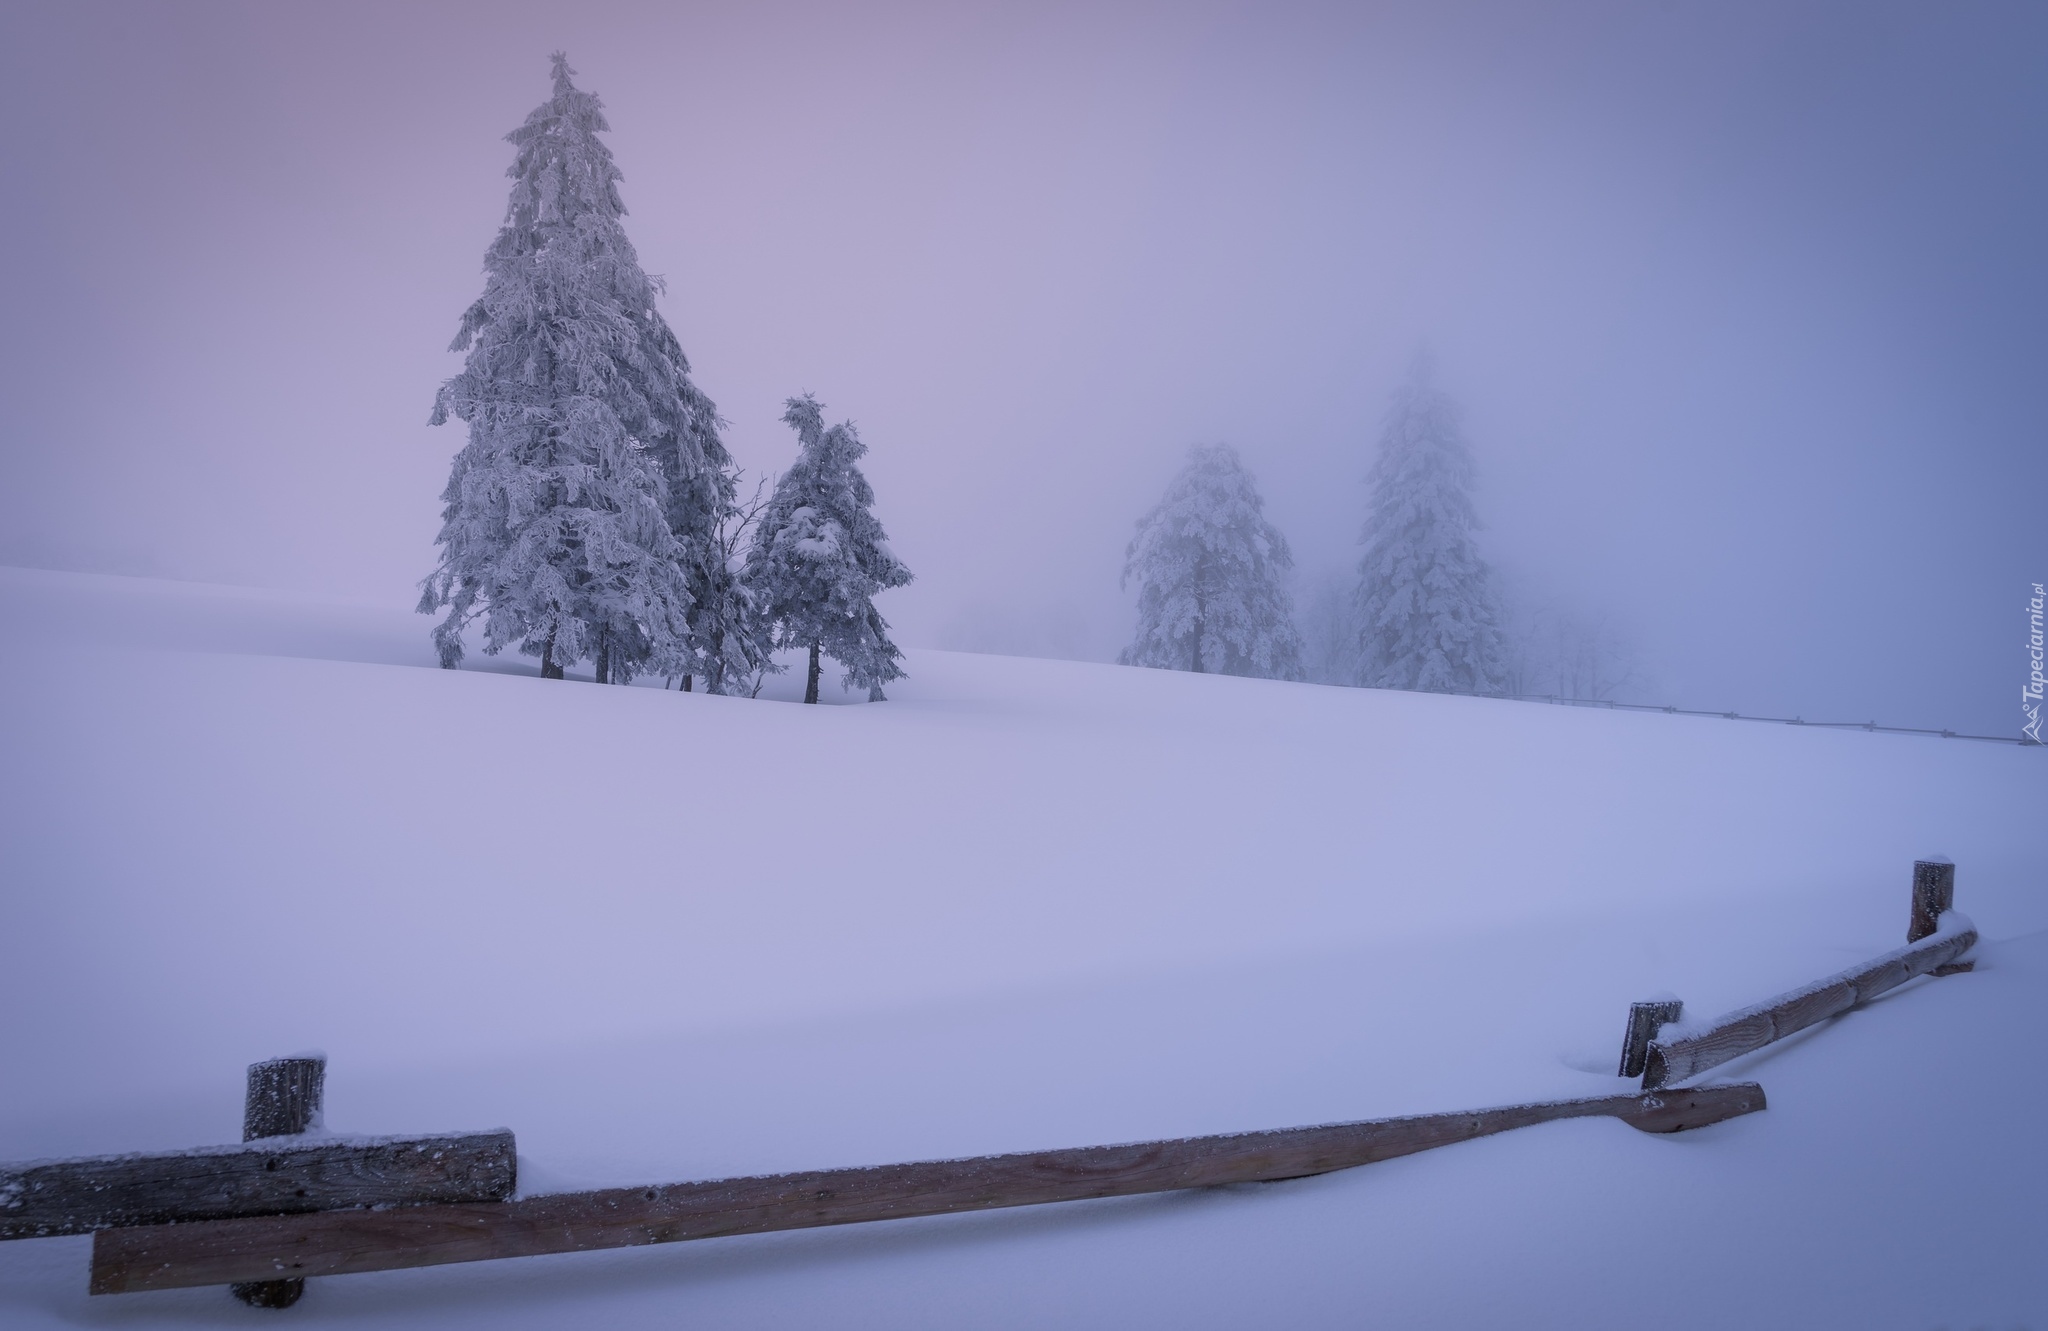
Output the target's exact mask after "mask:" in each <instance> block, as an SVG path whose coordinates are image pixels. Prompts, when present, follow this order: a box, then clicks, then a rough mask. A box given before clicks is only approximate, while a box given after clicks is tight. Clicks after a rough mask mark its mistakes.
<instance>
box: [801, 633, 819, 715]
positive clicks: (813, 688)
mask: <svg viewBox="0 0 2048 1331" xmlns="http://www.w3.org/2000/svg"><path fill="white" fill-rule="evenodd" d="M817 700H818V644H817V643H815V642H813V643H812V644H811V677H810V679H809V680H807V681H806V682H805V684H804V701H805V702H816V701H817Z"/></svg>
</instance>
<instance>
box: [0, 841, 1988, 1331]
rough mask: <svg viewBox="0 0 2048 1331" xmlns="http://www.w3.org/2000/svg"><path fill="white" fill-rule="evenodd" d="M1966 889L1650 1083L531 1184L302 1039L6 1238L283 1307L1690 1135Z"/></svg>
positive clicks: (1689, 1053)
mask: <svg viewBox="0 0 2048 1331" xmlns="http://www.w3.org/2000/svg"><path fill="white" fill-rule="evenodd" d="M1954 893H1955V868H1954V866H1953V865H1950V864H1947V863H1945V862H1929V861H1922V862H1919V863H1916V864H1915V865H1914V866H1913V914H1912V922H1911V924H1910V926H1909V928H1908V932H1907V941H1908V944H1909V946H1907V947H1905V948H1902V949H1900V950H1899V951H1897V952H1893V953H1890V954H1888V955H1886V956H1884V957H1880V958H1878V959H1877V960H1876V961H1874V962H1871V963H1870V964H1868V965H1866V966H1861V967H1857V968H1855V969H1853V970H1850V971H1845V972H1843V973H1842V974H1840V975H1837V976H1833V977H1831V978H1829V979H1827V980H1823V981H1821V982H1820V983H1818V984H1814V985H1809V986H1807V987H1805V988H1803V989H1798V990H1794V991H1793V992H1792V993H1790V994H1786V995H1782V996H1780V997H1779V998H1776V999H1773V1000H1771V1001H1770V1002H1768V1003H1764V1004H1759V1005H1757V1006H1756V1007H1752V1008H1745V1009H1742V1010H1741V1011H1739V1012H1734V1013H1730V1014H1729V1015H1728V1016H1726V1017H1723V1018H1721V1019H1720V1020H1718V1021H1716V1022H1714V1023H1713V1024H1711V1025H1710V1026H1708V1027H1706V1028H1705V1029H1703V1030H1699V1031H1687V1030H1685V1029H1684V1028H1683V1027H1678V1028H1676V1029H1674V1028H1673V1023H1674V1022H1676V1021H1677V1019H1678V1018H1679V1016H1680V1015H1681V1012H1682V1007H1683V1005H1682V1004H1679V1003H1677V1002H1672V1001H1666V1002H1659V1003H1638V1004H1636V1005H1634V1007H1632V1008H1631V1009H1630V1012H1629V1024H1628V1031H1627V1034H1626V1036H1625V1038H1624V1042H1623V1048H1622V1075H1624V1076H1635V1075H1637V1074H1638V1073H1640V1074H1641V1075H1642V1076H1643V1088H1642V1090H1640V1091H1639V1092H1634V1093H1628V1094H1621V1095H1607V1096H1599V1097H1594V1098H1590V1099H1577V1100H1551V1101H1542V1102H1537V1103H1531V1104H1520V1105H1507V1106H1502V1107H1499V1108H1494V1109H1481V1110H1473V1111H1465V1112H1458V1113H1447V1114H1421V1115H1414V1116H1410V1117H1404V1118H1387V1119H1368V1120H1364V1121H1361V1122H1355V1123H1332V1124H1322V1125H1319V1126H1314V1127H1303V1128H1285V1129H1280V1130H1278V1131H1271V1132H1244V1133H1232V1134H1226V1135H1221V1136H1211V1137H1184V1138H1176V1139H1173V1140H1167V1141H1151V1142H1136V1143H1131V1144H1127V1145H1121V1146H1083V1147H1077V1148H1073V1149H1069V1150H1056V1151H1031V1152H1023V1153H1020V1154H1014V1155H996V1156H982V1157H978V1158H974V1159H966V1160H931V1161H922V1162H918V1163H914V1164H898V1165H879V1166H872V1167H868V1168H857V1169H830V1170H814V1171H808V1172H803V1173H793V1174H774V1175H765V1176H761V1177H755V1178H738V1179H718V1180H712V1181H709V1182H694V1183H671V1184H662V1185H656V1186H652V1187H637V1188H609V1189H604V1190H601V1191H595V1192H574V1193H557V1194H551V1195H543V1196H537V1197H525V1198H519V1199H516V1200H515V1199H513V1196H512V1193H513V1190H514V1186H515V1183H516V1165H515V1155H514V1143H513V1137H512V1134H511V1133H510V1132H509V1131H505V1130H498V1131H495V1132H483V1133H467V1134H456V1135H449V1136H437V1137H388V1138H334V1137H325V1136H317V1135H307V1134H308V1131H309V1129H311V1128H312V1127H313V1125H314V1124H316V1123H317V1122H318V1120H319V1109H320V1100H321V1095H322V1091H323V1089H324V1083H325V1074H326V1062H325V1060H324V1059H321V1058H317V1057H302V1058H286V1059H275V1060H272V1061H270V1062H267V1063H258V1064H256V1065H254V1066H252V1067H251V1068H250V1069H249V1082H248V1092H247V1098H246V1102H245V1103H246V1109H245V1114H244V1121H243V1137H244V1145H243V1146H240V1147H213V1148H204V1149H201V1150H197V1151H187V1152H180V1153H175V1154H171V1155H128V1156H100V1157H93V1158H89V1159H81V1160H60V1161H46V1162H39V1163H32V1164H27V1165H12V1166H5V1165H0V1239H11V1238H32V1237H40V1236H45V1235H55V1234H76V1233H83V1232H87V1231H90V1232H91V1233H92V1235H93V1255H92V1275H91V1285H90V1288H91V1291H92V1292H93V1293H94V1294H119V1293H133V1292H138V1291H143V1290H158V1289H177V1288H183V1287H190V1286H198V1285H221V1284H225V1285H229V1286H231V1288H232V1289H233V1291H234V1293H235V1295H236V1297H238V1298H240V1299H242V1300H243V1301H244V1302H246V1303H251V1304H254V1305H256V1306H259V1307H269V1308H284V1307H289V1306H290V1305H291V1304H293V1303H295V1302H296V1301H297V1300H298V1298H299V1297H300V1295H301V1293H302V1292H303V1291H304V1289H305V1282H306V1279H307V1278H308V1277H310V1276H327V1275H346V1274H354V1273H361V1272H369V1271H386V1270H396V1269H402V1268H408V1267H419V1266H433V1265H439V1264H442V1263H447V1262H471V1261H487V1260H492V1259H496V1258H503V1257H526V1256H536V1255H540V1254H543V1253H559V1252H582V1251H589V1250H592V1249H599V1248H616V1247H628V1246H634V1245H639V1244H651V1243H674V1242H680V1241H683V1240H687V1239H700V1238H712V1237H719V1236H726V1235H736V1234H758V1233H765V1232H768V1231H771V1230H784V1229H805V1228H811V1227H814V1226H821V1225H843V1224H857V1223H861V1222H864V1221H870V1220H896V1219H904V1218H908V1217H911V1216H930V1215H947V1214H952V1213H954V1212H961V1211H976V1210H985V1209H991V1208H996V1207H1009V1206H1035V1205H1041V1204H1045V1203H1050V1202H1064V1201H1081V1200H1086V1199H1091V1198H1101V1197H1125V1196H1133V1195H1137V1194H1142V1193H1154V1192H1169V1191H1175V1190H1179V1189H1184V1188H1205V1187H1214V1186H1216V1185H1219V1184H1225V1183H1251V1182H1273V1181H1277V1180H1280V1179H1290V1178H1302V1177H1306V1176H1309V1175H1314V1174H1324V1173H1330V1172H1332V1171H1335V1170H1340V1169H1350V1168H1354V1167H1356V1166H1358V1165H1364V1164H1370V1163H1372V1162H1374V1161H1377V1160H1388V1159H1392V1158H1394V1157H1396V1156H1402V1155H1411V1154H1414V1153H1415V1152H1418V1151H1427V1150H1431V1149H1433V1148H1435V1147H1438V1146H1448V1145H1451V1144H1452V1143H1455V1142H1461V1141H1469V1140H1471V1139H1472V1138H1475V1137H1483V1136H1487V1135H1490V1134H1492V1133H1496V1132H1506V1131H1509V1130H1511V1129H1514V1128H1521V1127H1528V1126H1531V1125H1533V1124H1537V1123H1548V1122H1553V1121H1555V1120H1558V1119H1567V1118H1589V1117H1608V1118H1617V1119H1620V1120H1621V1121H1622V1122H1624V1123H1627V1124H1628V1125H1629V1126H1630V1127H1633V1128H1636V1129H1637V1130H1639V1131H1642V1132H1660V1133H1668V1132H1680V1131H1684V1130H1686V1129H1688V1128H1698V1127H1705V1126H1707V1125H1709V1124H1713V1123H1719V1122H1722V1121H1724V1120H1726V1119H1730V1118H1734V1117H1737V1116H1739V1115H1743V1114H1750V1113H1755V1112H1756V1111H1758V1110H1760V1109H1762V1108H1764V1093H1763V1088H1762V1087H1761V1086H1758V1085H1757V1084H1756V1083H1754V1082H1744V1083H1739V1084H1735V1085H1717V1086H1692V1087H1684V1088H1673V1087H1671V1086H1670V1085H1669V1083H1671V1082H1675V1081H1680V1080H1683V1079H1685V1078H1687V1077H1691V1076H1695V1075H1697V1074H1698V1073H1700V1072H1703V1071H1705V1070H1707V1069H1709V1068H1712V1067H1715V1066H1718V1065H1719V1064H1721V1063H1723V1062H1726V1061H1727V1060H1728V1059H1731V1058H1734V1057H1736V1056H1738V1055H1740V1054H1744V1053H1749V1052H1751V1051H1753V1050H1755V1049H1759V1048H1762V1047H1763V1046H1764V1045H1767V1044H1769V1043H1770V1042H1771V1041H1773V1040H1776V1039H1780V1038H1782V1037H1783V1036H1785V1035H1789V1034H1791V1033H1792V1032H1793V1031H1795V1030H1800V1029H1803V1028H1805V1027H1807V1026H1811V1025H1813V1024H1815V1023H1816V1022H1819V1021H1822V1020H1824V1019H1825V1018H1827V1017H1829V1016H1833V1015H1835V1014H1836V1013H1839V1012H1844V1011H1847V1010H1848V1009H1849V1008H1851V1007H1854V1006H1857V1005H1858V1004H1860V1003H1863V1002H1866V1001H1868V1000H1869V999H1870V998H1872V997H1874V996H1876V995H1877V994H1879V993H1882V992H1885V991H1886V990H1889V989H1892V988H1896V987H1897V986H1898V985H1900V984H1903V983H1905V982H1906V981H1907V980H1908V979H1911V978H1913V977H1914V976H1918V975H1945V974H1952V973H1954V972H1956V971H1961V970H1968V969H1969V968H1970V966H1971V965H1972V963H1970V962H1968V961H1963V960H1961V958H1962V956H1963V954H1964V953H1965V952H1967V951H1968V950H1969V949H1970V947H1971V946H1972V945H1973V944H1974V943H1975V942H1976V940H1977V934H1976V930H1975V929H1974V928H1972V927H1971V926H1970V924H1969V922H1968V921H1967V920H1964V919H1963V918H1962V917H1961V916H1959V915H1955V914H1953V913H1952V911H1951V907H1952V905H1953V898H1954ZM1666 1032H1670V1033H1671V1038H1669V1039H1665V1038H1663V1037H1664V1036H1665V1034H1666Z"/></svg>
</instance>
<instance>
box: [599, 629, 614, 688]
mask: <svg viewBox="0 0 2048 1331" xmlns="http://www.w3.org/2000/svg"><path fill="white" fill-rule="evenodd" d="M597 682H598V683H600V684H609V683H611V682H612V631H611V630H610V629H599V630H598V634H597Z"/></svg>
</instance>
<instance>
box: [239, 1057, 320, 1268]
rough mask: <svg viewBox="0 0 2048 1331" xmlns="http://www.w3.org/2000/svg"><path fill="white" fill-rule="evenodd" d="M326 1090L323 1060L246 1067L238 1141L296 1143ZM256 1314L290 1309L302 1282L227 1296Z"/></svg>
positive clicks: (275, 1060)
mask: <svg viewBox="0 0 2048 1331" xmlns="http://www.w3.org/2000/svg"><path fill="white" fill-rule="evenodd" d="M326 1089H327V1058H326V1056H325V1055H321V1054H315V1055H311V1056H309V1057H300V1058H273V1059H270V1060H268V1061H266V1062H262V1063H251V1064H250V1065H249V1087H248V1091H247V1092H246V1094H245V1095H244V1096H243V1099H242V1140H243V1141H245V1142H249V1141H255V1140H257V1139H258V1138H265V1137H295V1136H298V1135H299V1134H300V1133H303V1132H304V1131H305V1130H306V1129H308V1128H310V1127H312V1126H313V1125H314V1124H315V1123H317V1122H319V1121H320V1100H321V1097H322V1096H323V1095H324V1094H325V1093H326ZM228 1292H229V1293H231V1294H233V1295H234V1296H235V1297H236V1298H238V1299H240V1300H241V1301H242V1302H244V1303H246V1304H248V1305H250V1306H251V1307H255V1308H289V1307H291V1306H292V1305H293V1304H294V1303H297V1302H298V1301H299V1296H300V1295H301V1294H304V1293H305V1292H306V1282H305V1281H303V1280H257V1281H246V1282H244V1283H242V1284H239V1285H235V1286H233V1287H232V1288H231V1289H230V1290H229V1291H228Z"/></svg>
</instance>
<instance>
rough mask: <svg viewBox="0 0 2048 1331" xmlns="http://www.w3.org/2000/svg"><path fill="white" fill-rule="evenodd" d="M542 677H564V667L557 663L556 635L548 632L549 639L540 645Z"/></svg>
mask: <svg viewBox="0 0 2048 1331" xmlns="http://www.w3.org/2000/svg"><path fill="white" fill-rule="evenodd" d="M540 677H541V678H542V679H560V678H562V667H560V666H558V665H556V664H555V635H554V634H552V633H550V634H548V640H547V641H546V642H544V643H542V644H541V645H540Z"/></svg>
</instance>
